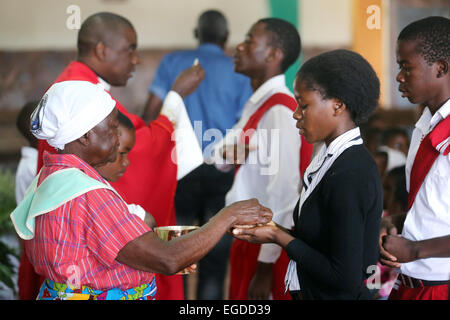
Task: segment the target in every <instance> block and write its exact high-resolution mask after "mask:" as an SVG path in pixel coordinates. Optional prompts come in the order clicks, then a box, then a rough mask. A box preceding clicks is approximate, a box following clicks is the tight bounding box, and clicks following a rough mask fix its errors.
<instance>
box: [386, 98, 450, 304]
mask: <svg viewBox="0 0 450 320" xmlns="http://www.w3.org/2000/svg"><path fill="white" fill-rule="evenodd" d="M449 114H450V100H447V102H446V103H445V104H444V105H443V106H442V107H441V108H440V109H439V110H438V111H437V112H436V113H435V114H434V115H432V114H431V112H430V110H429V109H428V108H425V109H424V111H423V114H422V116H421V117H420V119H419V120H418V121H417V123H416V125H415V129H414V131H413V134H412V137H411V145H410V148H409V152H408V157H407V162H406V168H405V171H406V187H407V190H408V192H409V197H408V200H409V201H408V202H409V203H408V206H409V210H408V212H407V215H406V219H405V222H404V226H403V230H402V236H403V237H404V238H406V239H409V240H412V241H421V240H425V239H431V238H436V237H442V236H447V235H450V154H449V152H450V117H449ZM400 272H401V274H400V275H399V278H398V279H397V282H396V284H395V285H394V289H393V290H392V292H391V295H390V297H389V299H414V300H425V299H448V282H449V280H450V258H427V259H420V260H415V261H412V262H408V263H403V264H402V266H401V268H400Z"/></svg>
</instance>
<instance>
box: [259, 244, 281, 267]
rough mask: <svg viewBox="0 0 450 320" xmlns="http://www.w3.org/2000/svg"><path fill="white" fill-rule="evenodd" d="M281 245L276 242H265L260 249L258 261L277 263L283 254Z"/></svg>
mask: <svg viewBox="0 0 450 320" xmlns="http://www.w3.org/2000/svg"><path fill="white" fill-rule="evenodd" d="M281 250H283V249H281V247H280V246H279V245H277V244H274V243H264V244H262V245H261V249H260V250H259V255H258V261H259V262H264V263H275V262H276V261H277V260H278V258H279V257H280V255H281Z"/></svg>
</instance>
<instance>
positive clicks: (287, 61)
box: [257, 18, 302, 72]
mask: <svg viewBox="0 0 450 320" xmlns="http://www.w3.org/2000/svg"><path fill="white" fill-rule="evenodd" d="M257 23H264V24H265V26H266V30H268V31H270V32H272V37H271V43H270V45H271V46H273V47H276V48H279V49H281V51H283V54H284V58H283V61H282V62H281V71H282V72H285V71H286V70H287V69H288V68H289V67H290V66H291V65H292V64H293V63H294V62H295V61H296V60H297V58H298V57H299V55H300V50H301V48H302V44H301V39H300V35H299V33H298V31H297V28H296V27H295V26H294V25H293V24H292V23H289V22H287V21H286V20H283V19H279V18H264V19H260V20H258V22H257Z"/></svg>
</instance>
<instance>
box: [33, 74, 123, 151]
mask: <svg viewBox="0 0 450 320" xmlns="http://www.w3.org/2000/svg"><path fill="white" fill-rule="evenodd" d="M115 105H116V102H115V101H114V100H113V99H112V98H111V96H110V94H109V93H108V92H106V91H105V90H104V89H103V87H102V86H101V85H98V84H93V83H91V82H87V81H63V82H58V83H55V84H53V85H52V86H51V87H50V88H49V89H48V90H47V92H46V93H45V94H44V96H43V97H42V99H41V101H40V102H39V104H38V106H37V107H36V109H35V110H34V112H33V114H32V115H31V128H30V129H31V132H32V133H33V135H34V136H36V138H38V139H45V140H47V142H48V144H49V145H51V146H52V147H55V148H57V149H59V150H64V146H65V145H66V144H67V143H69V142H72V141H75V140H77V139H78V138H80V137H82V136H83V135H84V134H85V133H87V132H88V131H90V130H91V129H92V128H94V127H95V126H96V125H97V124H99V123H100V122H102V121H103V120H104V119H105V118H106V117H107V116H108V115H109V114H110V113H111V112H112V110H113V109H114V107H115Z"/></svg>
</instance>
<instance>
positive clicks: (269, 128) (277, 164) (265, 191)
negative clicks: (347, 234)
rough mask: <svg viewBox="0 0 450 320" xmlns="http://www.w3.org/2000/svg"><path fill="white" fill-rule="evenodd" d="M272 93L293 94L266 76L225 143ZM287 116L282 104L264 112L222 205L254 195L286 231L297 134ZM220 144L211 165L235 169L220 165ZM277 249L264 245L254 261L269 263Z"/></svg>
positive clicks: (294, 190)
mask: <svg viewBox="0 0 450 320" xmlns="http://www.w3.org/2000/svg"><path fill="white" fill-rule="evenodd" d="M276 93H285V94H288V95H290V96H291V97H293V95H292V93H291V92H290V91H289V89H288V88H287V87H286V84H285V77H284V75H278V76H275V77H273V78H271V79H269V80H268V81H266V82H265V83H264V84H263V85H262V86H260V87H259V88H258V89H257V90H256V91H255V92H254V93H253V95H252V96H251V97H250V99H249V101H248V102H247V103H246V104H245V106H244V109H243V111H242V117H241V119H240V120H239V121H238V122H237V123H236V125H235V126H234V127H233V129H232V130H230V131H228V130H227V135H226V136H225V138H224V141H229V139H231V140H230V141H231V142H230V143H229V144H233V142H232V141H233V138H236V137H239V136H240V132H241V131H240V130H239V129H242V128H243V127H244V126H245V124H246V123H247V121H248V120H249V118H250V117H251V116H252V115H253V114H254V113H255V112H256V111H257V110H258V108H259V107H261V105H262V104H263V103H264V102H265V101H266V100H267V99H268V98H269V97H270V96H272V95H274V94H276ZM292 115H293V112H292V111H291V110H290V109H289V108H287V107H286V106H282V105H275V106H273V107H272V108H270V109H269V110H268V111H267V112H266V113H265V114H264V116H263V117H262V118H261V120H260V122H259V123H258V126H257V130H256V132H255V133H254V134H253V136H252V137H251V139H250V142H249V144H250V145H253V146H256V147H257V150H254V151H251V152H250V154H249V156H248V158H247V160H246V162H245V164H243V165H241V167H240V169H239V171H238V172H237V174H236V176H235V179H234V183H233V186H232V187H231V189H230V191H229V192H228V193H227V195H226V204H227V205H229V204H231V203H233V202H236V201H240V200H246V199H250V198H256V199H258V201H259V202H260V203H261V204H262V205H263V206H266V207H268V208H270V209H271V210H272V212H273V221H275V222H276V223H278V224H280V225H282V226H284V227H286V228H288V229H289V228H291V227H292V226H293V219H292V211H293V210H294V207H295V205H296V203H297V200H298V197H299V190H300V173H299V166H300V165H299V161H300V160H299V158H300V143H301V138H300V135H299V133H298V129H297V128H296V127H295V120H294V119H293V117H292ZM238 141H239V140H237V141H236V142H238ZM222 145H223V141H221V142H218V143H217V144H216V147H217V148H216V149H215V156H216V161H215V164H216V167H217V168H218V169H219V170H223V171H225V170H227V169H228V170H231V169H234V165H231V164H224V163H221V161H222V162H223V159H222V158H221V156H220V155H219V153H220V152H219V150H220V147H221V146H222ZM281 250H282V249H281V247H279V246H278V245H276V244H263V245H262V246H261V250H260V253H259V257H258V261H261V262H265V263H274V262H276V260H277V259H278V257H279V256H280V254H281Z"/></svg>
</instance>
